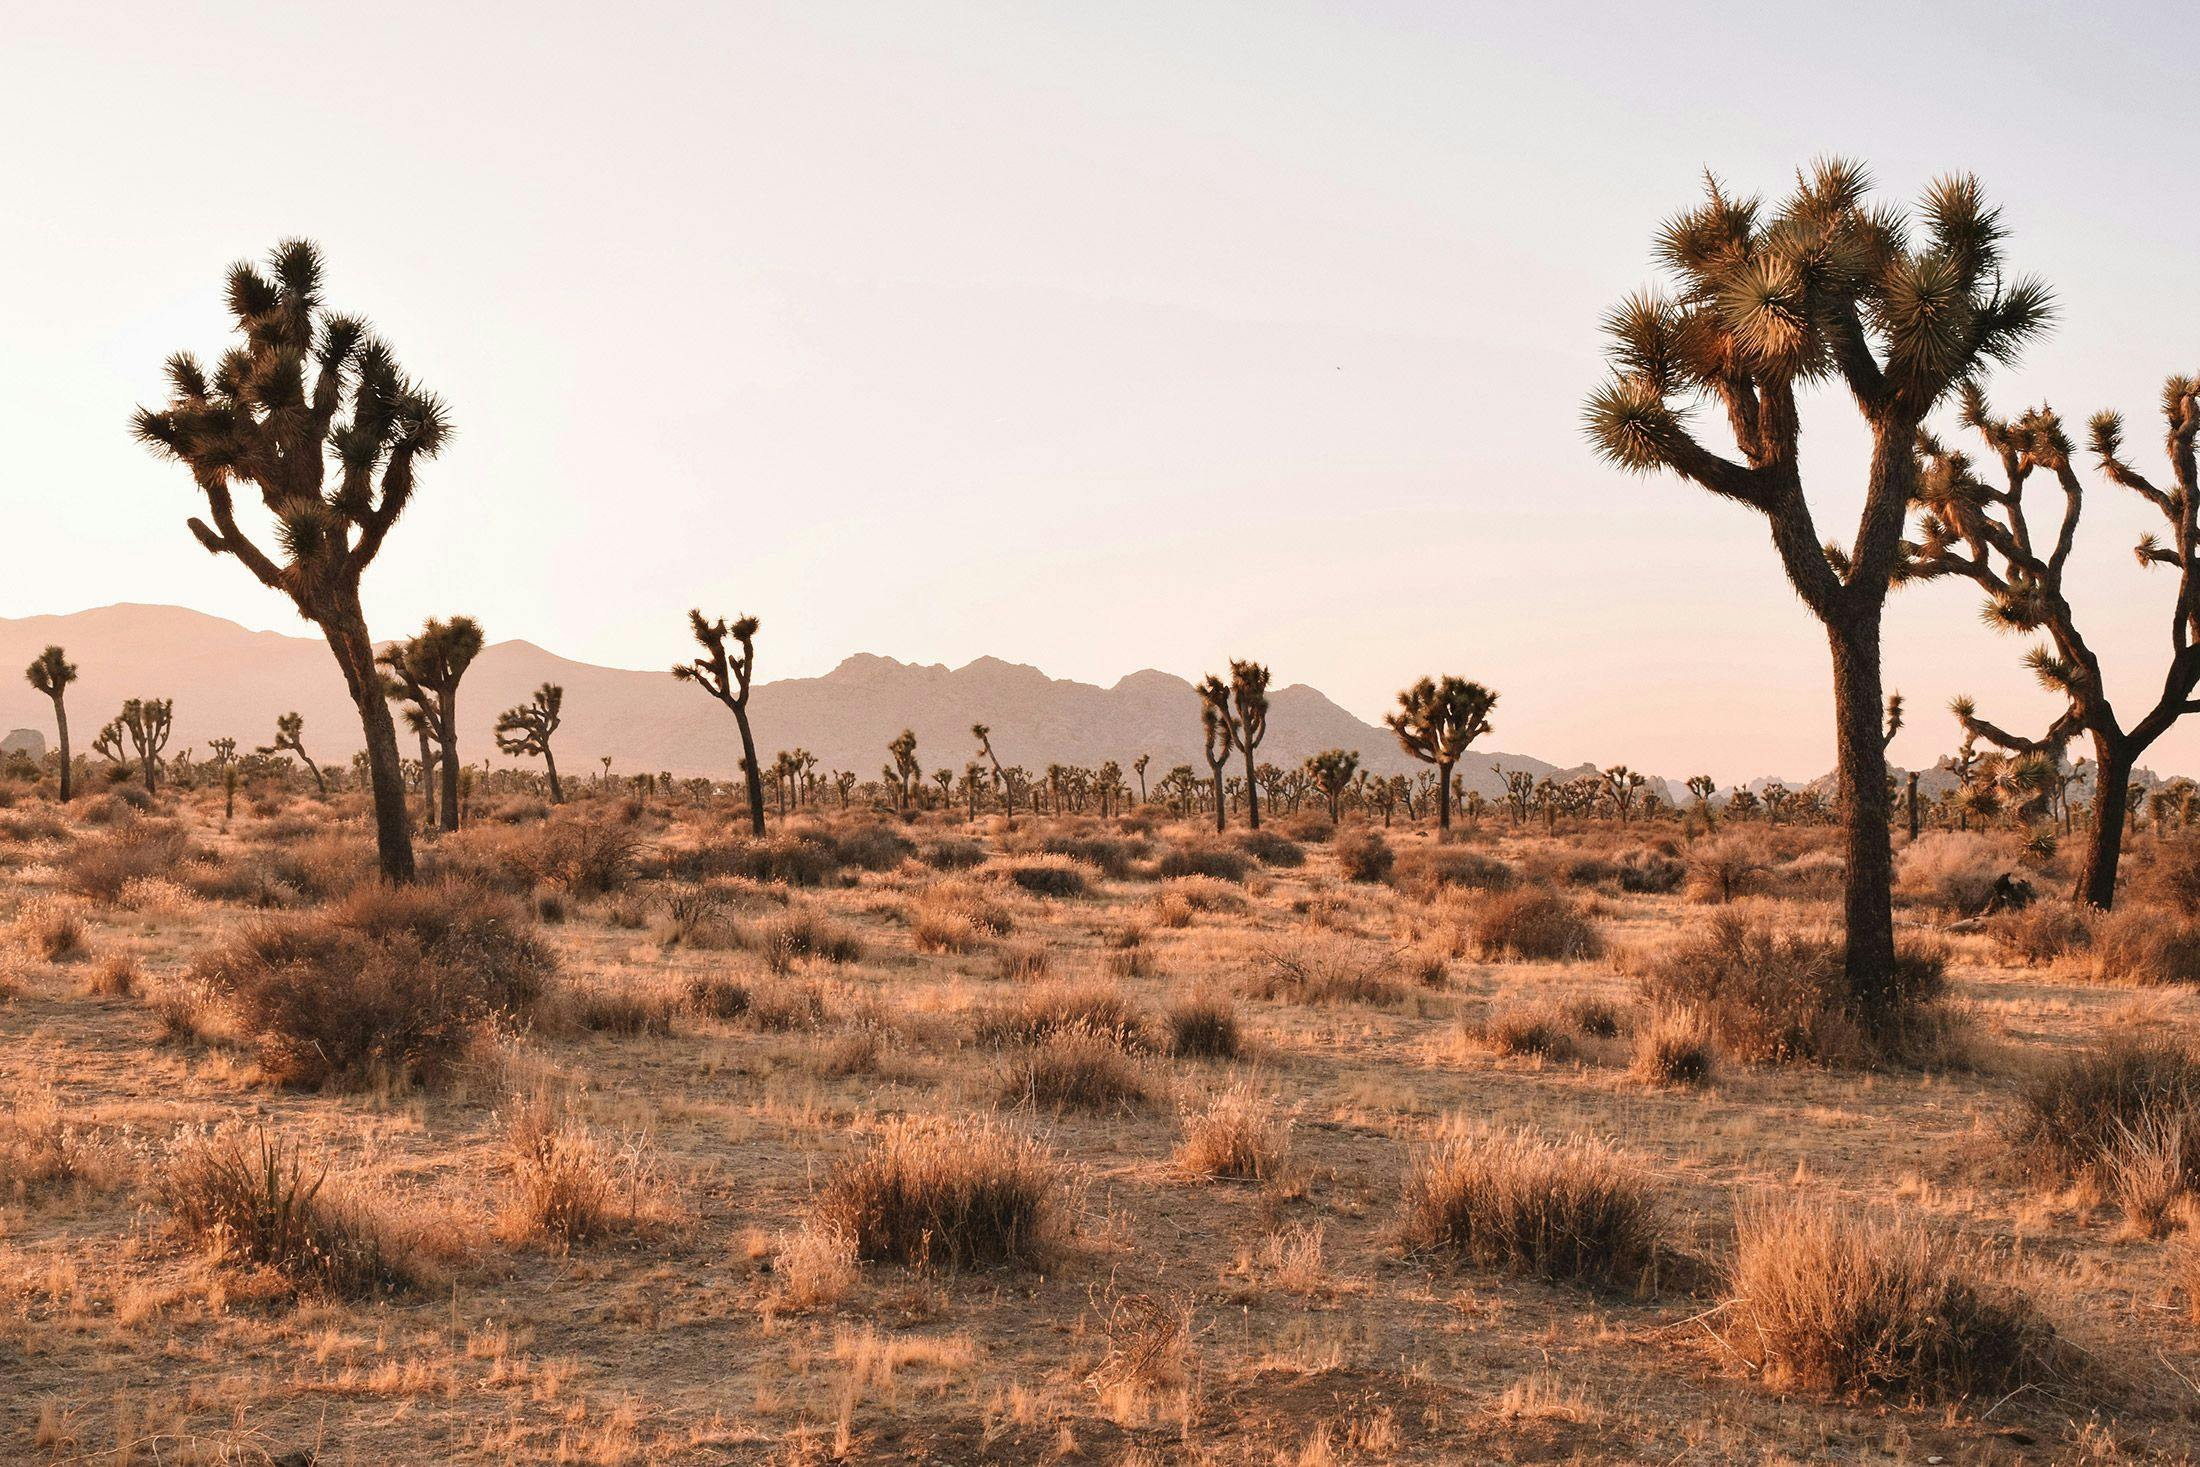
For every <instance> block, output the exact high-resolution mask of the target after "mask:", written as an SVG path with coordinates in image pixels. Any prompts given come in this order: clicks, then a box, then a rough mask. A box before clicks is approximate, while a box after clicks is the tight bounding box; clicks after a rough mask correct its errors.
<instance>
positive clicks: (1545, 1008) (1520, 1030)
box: [1473, 1002, 1575, 1060]
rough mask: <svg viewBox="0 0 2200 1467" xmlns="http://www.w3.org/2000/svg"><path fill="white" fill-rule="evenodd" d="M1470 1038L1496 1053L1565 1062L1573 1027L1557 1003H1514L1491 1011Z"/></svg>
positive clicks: (1569, 1056) (1571, 1046) (1570, 1052)
mask: <svg viewBox="0 0 2200 1467" xmlns="http://www.w3.org/2000/svg"><path fill="white" fill-rule="evenodd" d="M1473 1033H1474V1036H1475V1037H1476V1038H1477V1039H1479V1040H1480V1041H1481V1042H1482V1043H1483V1044H1485V1045H1487V1046H1489V1047H1490V1048H1491V1049H1493V1050H1495V1051H1496V1052H1497V1053H1499V1054H1505V1055H1515V1056H1521V1057H1533V1058H1537V1059H1551V1060H1566V1059H1572V1058H1573V1057H1574V1052H1575V1045H1574V1035H1573V1025H1572V1024H1571V1023H1570V1022H1568V1020H1567V1016H1566V1014H1565V1013H1564V1012H1563V1011H1562V1010H1561V1009H1560V1008H1559V1006H1558V1005H1557V1004H1554V1003H1549V1002H1537V1003H1529V1004H1515V1005H1511V1006H1508V1007H1505V1008H1500V1009H1497V1010H1495V1011H1493V1012H1492V1013H1491V1014H1490V1015H1489V1017H1488V1018H1486V1019H1484V1020H1483V1021H1482V1023H1481V1024H1480V1025H1478V1026H1476V1027H1475V1029H1474V1031H1473Z"/></svg>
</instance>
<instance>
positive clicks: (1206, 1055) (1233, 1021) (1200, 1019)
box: [1167, 995, 1245, 1059]
mask: <svg viewBox="0 0 2200 1467" xmlns="http://www.w3.org/2000/svg"><path fill="white" fill-rule="evenodd" d="M1167 1024H1168V1031H1169V1053H1171V1054H1173V1055H1175V1056H1177V1057H1178V1058H1179V1059H1236V1058H1237V1057H1238V1056H1239V1055H1240V1054H1241V1053H1243V1052H1244V1048H1245V1035H1244V1031H1243V1028H1242V1026H1241V1025H1240V1024H1239V1023H1238V1016H1237V1009H1236V1008H1235V1007H1234V1006H1233V1005H1232V1004H1231V1002H1230V1001H1229V1000H1228V999H1227V998H1223V997H1219V996H1213V995H1205V996H1202V995H1194V996H1193V997H1191V998H1186V999H1182V1000H1179V1001H1178V1002H1177V1003H1176V1004H1174V1005H1172V1006H1171V1007H1170V1009H1169V1012H1168V1015H1167Z"/></svg>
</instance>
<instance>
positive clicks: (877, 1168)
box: [811, 1119, 1069, 1269]
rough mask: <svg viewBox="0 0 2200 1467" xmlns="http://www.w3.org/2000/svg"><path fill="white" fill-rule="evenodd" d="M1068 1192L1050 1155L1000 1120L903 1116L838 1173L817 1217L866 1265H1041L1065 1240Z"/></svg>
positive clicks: (814, 1218)
mask: <svg viewBox="0 0 2200 1467" xmlns="http://www.w3.org/2000/svg"><path fill="white" fill-rule="evenodd" d="M1062 1192H1063V1178H1062V1174H1061V1169H1060V1165H1059V1163H1057V1162H1056V1161H1055V1159H1054V1157H1053V1155H1052V1153H1050V1152H1049V1151H1047V1150H1046V1148H1045V1147H1043V1146H1041V1145H1040V1144H1039V1143H1038V1142H1037V1141H1035V1140H1033V1139H1032V1138H1031V1137H1029V1136H1026V1135H1024V1134H1022V1133H1021V1132H1018V1131H1014V1130H1011V1129H1009V1128H1008V1127H1006V1126H1004V1125H1002V1124H1001V1123H999V1122H997V1121H991V1120H949V1121H934V1120H918V1119H896V1120H891V1121H888V1122H887V1123H886V1124H885V1126H884V1127H883V1128H882V1129H881V1130H880V1132H879V1134H878V1136H877V1137H876V1138H875V1139H874V1140H873V1141H872V1142H871V1144H870V1145H869V1146H868V1147H867V1148H866V1149H865V1150H864V1151H863V1152H862V1153H861V1154H860V1155H858V1156H855V1157H853V1158H850V1159H849V1160H848V1161H846V1162H844V1163H842V1164H841V1165H840V1166H839V1167H838V1168H836V1169H835V1170H834V1172H833V1173H832V1175H831V1176H830V1177H829V1178H828V1179H827V1181H826V1183H825V1185H824V1187H823V1188H822V1189H821V1190H820V1192H819V1193H818V1196H817V1200H816V1202H815V1203H814V1204H813V1206H812V1209H811V1222H812V1223H813V1224H814V1225H816V1226H818V1227H822V1228H829V1229H834V1230H837V1231H839V1232H841V1233H844V1234H845V1235H846V1236H847V1237H849V1238H852V1239H853V1240H854V1243H855V1252H856V1256H857V1257H858V1258H860V1259H862V1260H864V1261H865V1262H871V1263H900V1264H906V1265H909V1266H911V1267H917V1268H947V1269H957V1268H971V1267H983V1266H987V1265H997V1264H1036V1263H1043V1262H1045V1261H1047V1260H1048V1259H1050V1258H1051V1257H1053V1256H1054V1254H1055V1253H1056V1252H1057V1251H1058V1250H1059V1248H1060V1246H1061V1244H1062V1243H1063V1242H1064V1241H1065V1240H1066V1238H1067V1235H1068V1231H1069V1221H1068V1214H1067V1208H1066V1206H1065V1204H1064V1199H1063V1196H1062Z"/></svg>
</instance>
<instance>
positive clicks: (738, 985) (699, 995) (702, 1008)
mask: <svg viewBox="0 0 2200 1467" xmlns="http://www.w3.org/2000/svg"><path fill="white" fill-rule="evenodd" d="M687 1001H688V1007H689V1008H691V1009H693V1010H694V1011H695V1012H696V1013H698V1014H701V1015H703V1016H704V1017H705V1018H711V1019H738V1018H740V1017H741V1016H742V1015H743V1014H745V1013H747V1012H748V1011H749V1001H750V994H749V985H748V984H746V983H743V982H741V981H740V980H739V979H737V978H728V977H727V976H725V975H724V974H723V973H705V974H699V975H697V976H696V977H694V978H691V979H689V980H688V986H687Z"/></svg>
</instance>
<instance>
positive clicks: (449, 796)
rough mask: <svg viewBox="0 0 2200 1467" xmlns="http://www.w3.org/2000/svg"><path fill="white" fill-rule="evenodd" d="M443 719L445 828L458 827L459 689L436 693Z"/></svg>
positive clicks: (446, 689) (448, 689) (447, 689)
mask: <svg viewBox="0 0 2200 1467" xmlns="http://www.w3.org/2000/svg"><path fill="white" fill-rule="evenodd" d="M436 703H437V704H438V706H439V707H440V708H441V710H442V720H443V738H442V740H441V743H442V745H443V828H444V829H445V830H456V829H458V775H459V768H458V689H457V688H455V687H454V688H445V689H443V690H442V691H440V692H439V693H437V694H436Z"/></svg>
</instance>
